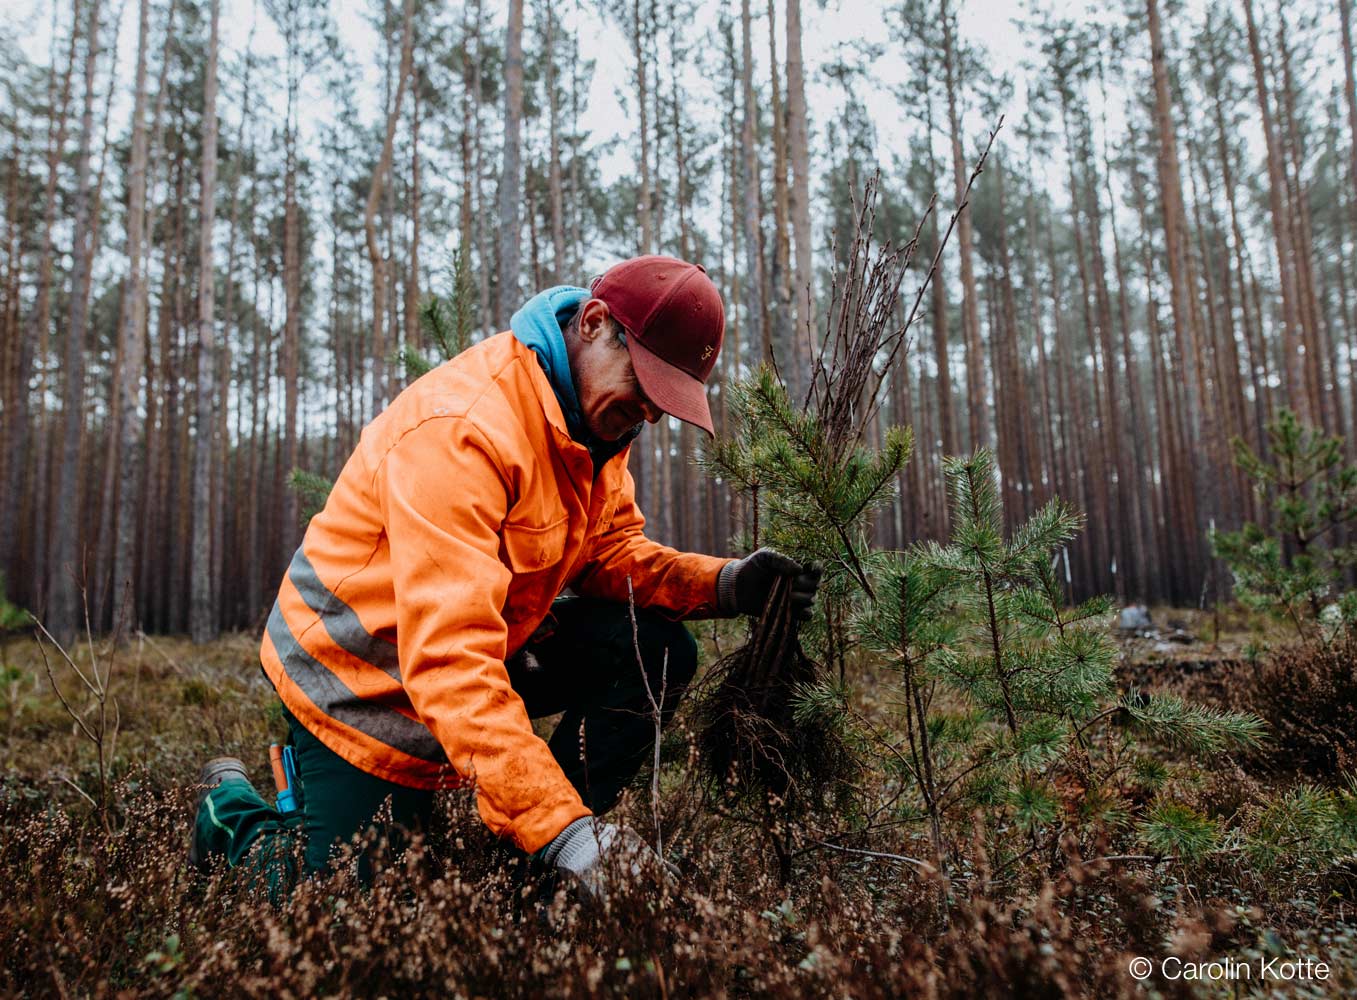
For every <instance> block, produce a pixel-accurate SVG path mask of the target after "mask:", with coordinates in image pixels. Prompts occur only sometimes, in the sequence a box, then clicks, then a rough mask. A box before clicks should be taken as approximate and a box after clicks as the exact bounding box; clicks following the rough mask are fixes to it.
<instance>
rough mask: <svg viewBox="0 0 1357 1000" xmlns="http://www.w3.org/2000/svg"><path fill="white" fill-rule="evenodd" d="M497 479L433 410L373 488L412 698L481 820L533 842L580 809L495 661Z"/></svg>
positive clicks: (472, 439)
mask: <svg viewBox="0 0 1357 1000" xmlns="http://www.w3.org/2000/svg"><path fill="white" fill-rule="evenodd" d="M505 482H506V477H505V475H504V473H503V471H502V469H501V467H500V463H499V460H498V457H497V455H496V453H495V451H494V449H493V448H492V447H491V445H490V444H489V442H488V441H487V440H486V439H485V438H484V436H483V435H482V434H481V432H480V431H479V430H477V429H476V428H475V427H474V425H473V424H472V423H471V422H470V421H468V420H464V419H462V418H459V417H435V418H431V419H427V420H425V421H424V422H423V423H421V424H419V425H418V426H417V427H415V428H414V429H412V430H410V431H408V432H406V433H405V434H404V435H403V436H402V437H401V438H400V440H399V441H397V442H396V443H395V445H394V446H392V447H391V449H390V450H389V451H388V452H387V453H386V455H385V456H384V458H383V459H382V460H381V462H380V464H379V465H378V467H377V469H376V472H375V475H374V482H373V489H374V493H375V494H376V496H377V499H378V503H379V504H380V506H381V510H382V515H383V520H384V524H385V526H386V531H387V540H388V544H389V545H390V550H391V567H392V583H393V587H394V589H395V604H396V635H397V647H398V649H399V654H400V672H401V681H402V683H403V684H404V686H405V690H406V692H407V694H408V695H409V697H410V702H411V704H412V705H413V706H414V709H415V712H416V713H417V714H418V716H419V718H420V721H421V722H423V723H424V724H425V725H426V726H428V727H429V729H430V730H431V731H432V732H433V734H434V736H436V737H437V738H438V741H439V743H440V744H442V746H443V749H444V751H445V752H446V753H447V755H448V760H449V761H450V762H451V763H452V766H453V767H454V768H455V769H456V770H457V772H458V774H460V775H461V776H462V777H464V778H467V779H470V780H472V781H474V783H475V788H476V804H477V808H478V809H479V810H480V814H481V818H482V819H484V820H485V823H486V825H487V826H489V827H490V829H491V830H492V831H494V832H495V833H496V834H497V835H499V836H507V837H510V838H512V840H513V841H514V842H515V843H516V844H517V845H518V846H519V847H521V848H522V849H523V850H524V851H527V852H529V853H531V852H533V851H536V850H538V849H539V848H541V847H543V846H544V845H546V844H547V843H549V842H550V841H551V840H552V839H553V838H554V837H555V836H556V834H558V833H559V832H560V831H561V830H563V829H564V828H565V827H566V826H567V825H568V824H569V823H571V822H572V821H573V820H576V819H578V818H579V817H581V816H587V815H589V809H588V808H587V807H586V806H585V805H584V803H583V801H582V800H581V799H580V796H579V793H577V792H576V791H575V789H574V786H572V785H571V784H570V782H569V780H568V779H567V778H566V776H565V774H564V773H563V772H562V771H561V768H560V766H559V765H558V764H557V763H556V760H555V759H554V758H553V757H552V755H551V751H550V750H548V749H547V745H546V743H544V742H543V741H542V740H541V739H540V738H539V737H538V736H537V735H536V734H535V733H534V732H533V730H532V725H531V723H530V722H529V721H528V713H527V710H526V709H525V708H524V706H523V700H522V699H521V698H520V697H519V696H518V694H517V693H516V692H515V691H514V690H513V688H512V687H511V686H510V684H509V675H508V673H507V671H506V670H505V667H504V656H505V644H506V642H507V629H506V626H505V623H504V618H503V614H502V609H503V607H504V601H505V595H506V593H507V591H508V587H509V581H510V579H511V572H510V570H509V568H508V567H507V566H506V565H505V564H504V562H503V561H501V559H500V532H501V531H502V525H503V522H504V518H505V513H506V510H507V508H508V503H509V498H508V493H507V490H506V487H505ZM454 484H456V486H455V487H454Z"/></svg>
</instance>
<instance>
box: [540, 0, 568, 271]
mask: <svg viewBox="0 0 1357 1000" xmlns="http://www.w3.org/2000/svg"><path fill="white" fill-rule="evenodd" d="M546 15H547V29H546V52H545V53H544V55H545V57H546V61H547V115H548V121H547V129H548V142H549V143H550V149H549V150H548V153H547V156H548V166H547V198H548V201H549V202H550V206H549V208H550V212H551V283H552V284H553V285H555V284H560V283H561V282H562V281H564V280H565V275H566V262H565V197H564V195H563V194H562V191H561V130H560V117H561V112H560V103H561V102H560V95H559V94H558V93H557V86H556V15H555V7H554V5H553V4H551V3H548V4H547V5H546Z"/></svg>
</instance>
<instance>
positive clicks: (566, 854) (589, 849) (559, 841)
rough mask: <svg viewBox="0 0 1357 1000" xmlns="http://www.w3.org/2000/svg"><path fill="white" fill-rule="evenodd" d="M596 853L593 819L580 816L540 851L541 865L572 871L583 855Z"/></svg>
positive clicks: (596, 845)
mask: <svg viewBox="0 0 1357 1000" xmlns="http://www.w3.org/2000/svg"><path fill="white" fill-rule="evenodd" d="M589 853H593V854H597V853H598V838H597V837H596V836H595V834H594V817H592V816H581V817H580V818H579V819H577V820H575V821H574V822H573V823H571V824H570V825H569V826H567V827H566V828H565V829H564V830H562V831H561V832H560V833H558V834H556V839H555V840H553V841H552V842H551V843H550V844H548V845H547V846H546V848H545V849H544V850H543V851H542V863H543V864H544V865H546V866H547V867H548V868H551V867H552V866H556V867H558V868H569V869H571V870H572V871H573V870H574V869H575V867H576V866H577V865H578V862H579V861H580V860H583V857H584V855H586V854H589Z"/></svg>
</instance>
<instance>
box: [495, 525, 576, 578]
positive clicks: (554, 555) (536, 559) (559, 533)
mask: <svg viewBox="0 0 1357 1000" xmlns="http://www.w3.org/2000/svg"><path fill="white" fill-rule="evenodd" d="M569 531H570V519H569V517H568V516H566V515H564V514H562V515H561V517H560V518H559V519H557V520H555V521H553V522H551V523H550V524H545V525H538V524H522V523H519V522H516V521H505V522H504V534H503V538H504V552H505V555H506V556H507V558H508V563H509V568H510V569H512V570H513V571H514V572H515V573H536V572H538V571H539V570H544V569H547V568H548V567H550V566H554V565H556V564H557V563H559V562H560V561H561V558H562V557H563V556H564V555H565V542H566V536H567V535H568V534H569Z"/></svg>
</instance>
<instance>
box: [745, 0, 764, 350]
mask: <svg viewBox="0 0 1357 1000" xmlns="http://www.w3.org/2000/svg"><path fill="white" fill-rule="evenodd" d="M740 29H741V33H742V34H741V38H742V45H743V46H744V48H743V59H742V62H741V67H740V85H741V87H742V92H743V94H744V119H743V121H742V122H741V124H740V151H741V160H740V187H741V190H742V192H743V199H742V204H743V206H744V215H743V219H744V245H745V274H746V275H747V276H748V283H747V288H748V295H747V298H748V300H749V302H748V307H747V308H746V310H745V312H746V314H747V316H748V323H749V332H750V336H751V337H757V338H758V342H759V343H760V344H761V345H762V351H763V353H762V357H763V360H765V361H768V360H770V359H771V357H772V339H771V334H770V332H769V328H768V279H767V276H766V275H765V274H764V268H763V229H762V227H761V226H760V224H759V223H760V220H761V219H762V218H763V211H762V209H761V207H760V202H759V190H760V184H761V179H760V177H759V159H758V150H757V148H756V146H755V142H756V137H755V134H754V131H755V124H756V122H757V120H758V115H759V111H758V108H757V107H756V106H755V104H754V50H753V41H752V38H751V35H750V16H749V0H740Z"/></svg>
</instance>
